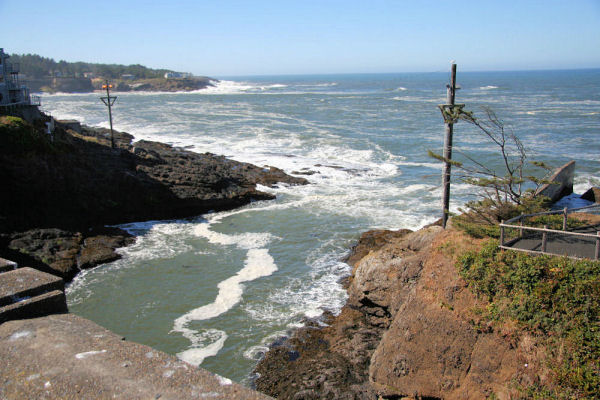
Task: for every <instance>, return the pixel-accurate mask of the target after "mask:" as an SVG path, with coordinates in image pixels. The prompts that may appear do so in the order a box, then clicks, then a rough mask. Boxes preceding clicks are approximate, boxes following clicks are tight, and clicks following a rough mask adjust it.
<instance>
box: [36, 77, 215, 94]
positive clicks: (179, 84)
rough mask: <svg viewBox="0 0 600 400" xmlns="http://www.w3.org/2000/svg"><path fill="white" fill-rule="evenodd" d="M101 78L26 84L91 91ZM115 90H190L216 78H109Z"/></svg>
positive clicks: (53, 89)
mask: <svg viewBox="0 0 600 400" xmlns="http://www.w3.org/2000/svg"><path fill="white" fill-rule="evenodd" d="M105 82H106V80H105V79H103V78H94V79H90V78H74V77H73V78H56V77H46V78H36V79H29V80H28V81H27V84H28V86H29V88H30V89H31V91H32V92H47V93H56V92H59V93H91V92H93V91H95V90H102V85H103V84H104V83H105ZM110 82H111V83H112V84H113V85H114V90H115V91H117V92H191V91H194V90H201V89H206V88H207V87H211V86H215V84H216V83H218V82H219V81H218V80H217V79H213V78H209V77H205V76H201V77H192V78H172V79H166V78H151V79H135V80H127V79H110Z"/></svg>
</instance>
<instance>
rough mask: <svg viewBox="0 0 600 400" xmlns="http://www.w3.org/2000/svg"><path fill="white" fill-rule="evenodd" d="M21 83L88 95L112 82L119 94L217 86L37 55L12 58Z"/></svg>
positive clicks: (165, 73) (137, 68)
mask: <svg viewBox="0 0 600 400" xmlns="http://www.w3.org/2000/svg"><path fill="white" fill-rule="evenodd" d="M10 58H11V62H12V63H13V64H14V65H18V66H19V70H20V71H19V72H20V74H21V79H23V80H25V81H26V82H27V86H28V87H29V88H30V90H31V91H32V92H47V93H55V92H66V93H89V92H93V91H94V90H100V89H101V87H102V84H103V83H104V82H105V81H106V80H110V81H111V82H112V83H113V84H114V85H115V89H116V91H119V92H130V91H147V92H182V91H193V90H200V89H204V88H206V87H210V86H214V84H215V83H217V82H218V80H217V79H213V78H210V77H207V76H194V75H193V74H191V73H189V72H177V71H172V70H169V69H152V68H148V67H145V66H143V65H139V64H135V65H120V64H97V63H87V62H67V61H63V60H60V61H58V62H57V61H55V60H54V59H52V58H46V57H42V56H39V55H37V54H11V55H10Z"/></svg>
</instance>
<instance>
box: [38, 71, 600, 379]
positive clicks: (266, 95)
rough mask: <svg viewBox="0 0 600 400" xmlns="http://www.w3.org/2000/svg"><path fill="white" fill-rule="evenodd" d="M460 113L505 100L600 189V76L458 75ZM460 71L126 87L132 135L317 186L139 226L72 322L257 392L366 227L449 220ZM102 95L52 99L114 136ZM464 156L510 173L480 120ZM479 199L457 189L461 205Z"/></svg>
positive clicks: (454, 200)
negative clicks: (253, 385) (301, 176)
mask: <svg viewBox="0 0 600 400" xmlns="http://www.w3.org/2000/svg"><path fill="white" fill-rule="evenodd" d="M457 81H458V83H459V85H460V86H461V89H460V90H459V91H458V93H457V97H456V101H457V103H465V104H466V108H467V109H468V110H472V111H475V113H476V115H477V114H478V113H479V114H480V107H482V106H489V107H491V108H492V109H493V110H494V111H495V112H496V113H497V115H498V116H499V117H500V118H501V119H502V120H503V121H504V122H505V123H506V125H507V129H512V130H513V131H514V132H515V133H516V134H517V135H518V136H519V138H520V139H521V140H522V142H523V144H524V146H525V148H526V149H527V150H528V154H530V156H531V159H535V160H541V161H545V162H548V163H550V164H552V165H555V166H559V165H562V164H564V163H565V162H567V161H569V160H571V159H575V160H576V161H577V170H576V171H577V172H576V173H577V177H576V180H575V191H576V192H579V193H581V192H582V191H584V190H586V189H587V188H588V187H590V186H591V185H600V141H599V137H600V70H585V71H584V70H582V71H543V72H478V73H461V72H460V70H459V72H458V77H457ZM447 82H448V74H447V73H423V74H417V73H415V74H376V75H323V76H317V75H311V76H274V77H236V78H227V79H224V80H222V81H221V82H220V83H218V84H217V85H216V86H215V87H213V88H209V89H206V90H201V91H197V92H192V93H117V94H116V95H117V96H118V99H117V102H116V104H115V106H114V109H113V115H114V126H115V128H116V129H118V130H121V131H126V132H129V133H131V134H133V135H134V136H135V137H136V139H149V140H157V141H162V142H166V143H170V144H173V145H175V146H181V147H186V148H188V149H190V150H193V151H197V152H206V151H209V152H213V153H218V154H224V155H226V156H228V157H231V158H233V159H236V160H240V161H247V162H252V163H254V164H257V165H274V166H277V167H279V168H283V169H284V170H285V171H286V172H288V173H294V172H296V173H297V172H307V173H310V174H311V175H306V177H307V179H308V180H309V181H310V184H309V185H307V186H300V187H289V186H286V185H279V186H278V187H276V188H261V189H262V190H264V191H267V192H271V193H274V194H275V195H277V199H276V200H274V201H268V202H256V203H252V204H250V205H248V206H246V207H243V208H240V209H236V210H233V211H229V212H219V213H209V214H206V215H199V216H195V217H193V218H189V219H186V220H177V221H140V222H139V223H133V224H127V225H123V226H122V227H123V228H124V229H127V230H128V231H129V232H131V233H133V234H135V235H136V236H137V241H136V243H135V244H134V245H132V246H130V247H128V248H124V249H121V250H120V253H121V254H122V255H123V258H122V259H121V260H119V261H116V262H113V263H110V264H106V265H103V266H100V267H98V268H95V269H92V270H88V271H85V272H83V273H81V274H80V275H79V276H78V277H76V278H75V280H74V281H73V283H71V284H70V285H69V286H68V288H67V297H68V302H69V308H70V310H71V311H72V312H74V313H76V314H79V315H81V316H84V317H86V318H89V319H91V320H93V321H96V322H97V323H98V324H100V325H102V326H105V327H107V328H109V329H111V330H113V331H115V332H117V333H119V334H121V335H123V336H125V337H126V338H127V339H129V340H132V341H136V342H139V343H144V344H147V345H150V346H152V347H154V348H157V349H159V350H162V351H165V352H167V353H171V354H176V355H177V356H179V357H180V358H181V359H183V360H186V361H188V362H190V363H192V364H195V365H201V366H202V367H204V368H206V369H208V370H211V371H213V372H215V373H218V374H220V375H224V376H227V377H229V378H232V379H234V380H236V381H238V382H242V383H248V382H249V379H250V374H251V371H252V369H253V367H254V365H255V364H256V362H257V360H258V359H259V358H260V357H261V355H262V354H263V353H264V352H265V351H266V350H267V346H268V345H269V343H271V342H273V341H274V340H275V339H277V338H278V337H279V336H282V335H286V334H289V332H290V331H291V330H293V329H294V328H296V327H298V326H301V325H302V323H303V321H304V320H305V318H318V317H319V316H320V315H321V314H322V313H323V312H324V311H325V310H330V311H332V312H334V313H336V312H338V311H339V310H340V308H341V307H342V306H343V304H344V302H345V296H346V295H345V291H344V290H343V288H342V287H341V285H340V283H339V281H340V278H342V277H344V276H346V275H347V274H348V273H349V267H348V266H347V265H346V264H344V263H343V262H342V261H341V260H342V259H343V257H344V256H345V255H346V254H348V252H349V248H350V246H351V245H352V244H353V243H354V242H355V241H356V239H357V238H358V236H359V235H360V233H361V232H363V231H366V230H368V229H373V228H388V229H399V228H410V229H418V228H420V227H422V226H424V225H426V224H428V223H431V222H433V221H435V220H436V219H438V218H439V217H440V209H441V206H440V198H441V189H440V182H441V165H440V163H439V162H437V161H435V160H433V159H430V158H429V157H428V156H427V150H429V149H431V150H433V151H436V152H441V149H442V145H443V135H444V126H443V120H442V117H441V115H440V112H439V110H438V109H437V105H438V104H441V103H444V102H445V95H446V89H445V85H446V84H447ZM99 96H100V94H97V93H96V94H55V95H43V97H42V105H43V107H42V108H43V109H44V110H46V111H48V112H50V113H51V114H52V115H54V116H55V117H56V118H62V119H66V118H73V119H78V120H80V121H82V122H83V123H85V124H88V125H97V126H104V127H107V126H108V122H107V112H106V108H105V107H104V105H103V104H102V102H101V101H100V99H99ZM454 144H455V149H456V150H455V154H457V156H458V157H460V153H459V152H464V153H466V154H469V155H471V156H475V157H477V158H478V159H480V160H482V162H483V163H485V164H486V165H488V166H492V167H494V166H498V163H499V161H498V160H497V159H496V155H497V152H496V149H495V148H494V146H493V145H491V143H490V142H489V141H488V140H486V139H485V137H483V136H482V135H481V133H479V132H478V131H477V130H476V129H474V128H473V127H472V126H470V125H468V124H466V123H464V122H459V123H458V124H457V125H455V134H454ZM475 196H476V194H475V192H474V190H473V188H471V187H469V186H468V185H465V184H463V183H461V182H460V181H458V180H455V181H453V185H452V193H451V210H453V211H456V210H457V208H458V207H460V206H461V205H462V204H463V203H464V202H465V201H467V200H471V199H474V198H475Z"/></svg>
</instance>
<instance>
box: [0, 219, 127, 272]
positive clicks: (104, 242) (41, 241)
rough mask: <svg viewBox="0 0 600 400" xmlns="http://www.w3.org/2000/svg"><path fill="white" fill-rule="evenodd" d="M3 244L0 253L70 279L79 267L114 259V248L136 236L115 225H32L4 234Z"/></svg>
mask: <svg viewBox="0 0 600 400" xmlns="http://www.w3.org/2000/svg"><path fill="white" fill-rule="evenodd" d="M3 238H4V242H6V247H5V248H4V250H0V253H2V254H3V255H5V256H7V257H8V258H12V259H13V260H16V261H17V262H18V263H19V265H23V266H25V265H27V266H31V267H35V268H37V269H40V270H42V271H45V272H50V273H52V274H54V275H57V276H60V277H62V278H64V279H65V280H67V281H68V280H71V279H72V278H73V276H75V274H77V272H79V270H80V269H85V268H92V267H95V266H97V265H100V264H103V263H107V262H111V261H115V260H118V259H120V258H121V256H120V255H119V254H118V253H116V252H115V249H117V248H119V247H124V246H127V245H129V244H131V243H133V242H134V241H135V239H134V238H133V237H132V236H131V235H129V234H128V233H127V232H125V231H123V230H121V229H118V228H102V229H96V230H91V231H87V232H86V233H85V235H84V234H82V233H81V232H70V231H64V230H61V229H56V228H54V229H33V230H30V231H26V232H18V233H13V234H10V235H6V234H5V235H3Z"/></svg>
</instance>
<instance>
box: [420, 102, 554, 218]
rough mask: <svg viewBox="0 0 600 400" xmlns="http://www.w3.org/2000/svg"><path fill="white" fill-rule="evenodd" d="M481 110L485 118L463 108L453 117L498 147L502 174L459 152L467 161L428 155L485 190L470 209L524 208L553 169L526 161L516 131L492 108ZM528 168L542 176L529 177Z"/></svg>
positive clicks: (464, 180) (476, 158)
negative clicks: (471, 127)
mask: <svg viewBox="0 0 600 400" xmlns="http://www.w3.org/2000/svg"><path fill="white" fill-rule="evenodd" d="M482 110H483V113H484V115H485V118H483V119H479V118H476V117H475V116H474V115H473V113H472V112H469V111H463V110H462V109H460V111H459V113H458V115H456V116H453V118H455V119H456V120H463V121H466V122H468V123H470V124H473V125H474V126H476V127H477V128H478V130H479V131H480V132H481V133H483V134H484V135H485V136H486V137H487V138H488V139H489V140H490V141H491V142H492V143H493V144H494V145H495V146H497V148H498V157H499V161H500V164H501V165H502V168H501V170H500V171H498V170H496V169H493V168H492V166H490V165H489V164H488V163H485V162H483V161H482V160H481V159H480V158H478V157H477V156H472V155H469V154H467V153H465V152H463V151H460V150H459V149H457V150H456V152H457V153H459V154H460V155H461V156H462V157H463V158H464V159H465V162H459V161H455V160H446V159H445V158H444V157H443V156H441V155H439V154H436V153H434V152H432V151H431V150H430V151H429V155H430V156H431V157H433V158H436V159H438V160H441V161H444V162H450V163H451V164H452V165H453V166H454V167H456V168H457V170H458V171H459V178H460V179H461V180H462V181H463V182H465V183H468V184H471V185H474V186H478V187H480V188H481V189H482V192H481V193H480V196H481V197H482V198H483V200H482V201H480V202H478V203H469V204H468V207H469V208H470V209H471V210H473V211H477V209H479V210H480V209H481V208H482V207H481V206H485V208H488V209H489V208H492V209H495V210H502V209H505V208H506V206H507V205H517V206H518V205H521V204H522V203H523V200H524V199H525V194H526V193H528V192H529V191H530V190H535V189H537V188H538V187H539V186H541V185H542V184H544V183H548V181H547V180H546V179H545V178H546V177H547V176H548V173H549V172H550V171H551V170H552V169H551V167H549V166H547V165H546V164H544V163H542V162H537V161H531V162H527V153H526V151H525V148H524V146H523V143H522V142H521V140H519V138H518V137H517V136H516V135H515V133H514V132H513V130H512V129H510V127H507V126H506V125H505V124H504V122H503V121H502V120H500V119H499V118H498V116H497V115H496V113H495V112H494V111H493V110H492V109H491V108H489V107H482ZM529 166H532V167H533V168H534V169H538V170H539V171H543V173H541V174H539V175H541V176H542V177H541V178H540V177H537V176H535V175H526V173H527V172H526V169H527V168H529ZM527 188H529V189H530V190H527ZM475 206H477V207H475Z"/></svg>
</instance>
